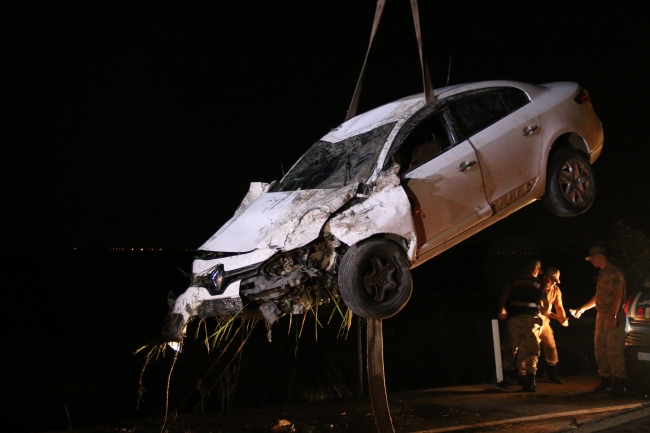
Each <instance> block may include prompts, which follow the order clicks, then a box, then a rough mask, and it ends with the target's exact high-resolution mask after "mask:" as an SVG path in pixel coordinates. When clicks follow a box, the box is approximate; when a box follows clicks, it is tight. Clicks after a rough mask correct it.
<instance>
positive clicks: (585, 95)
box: [573, 87, 591, 105]
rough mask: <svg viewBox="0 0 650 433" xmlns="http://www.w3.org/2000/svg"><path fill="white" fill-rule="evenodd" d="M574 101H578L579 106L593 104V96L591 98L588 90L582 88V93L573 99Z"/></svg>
mask: <svg viewBox="0 0 650 433" xmlns="http://www.w3.org/2000/svg"><path fill="white" fill-rule="evenodd" d="M573 100H574V101H576V102H577V103H578V104H581V105H582V104H588V103H590V102H591V96H589V92H587V89H585V88H583V87H581V88H580V91H579V92H578V94H577V95H576V97H575V98H573Z"/></svg>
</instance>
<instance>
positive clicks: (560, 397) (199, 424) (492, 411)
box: [78, 377, 650, 433]
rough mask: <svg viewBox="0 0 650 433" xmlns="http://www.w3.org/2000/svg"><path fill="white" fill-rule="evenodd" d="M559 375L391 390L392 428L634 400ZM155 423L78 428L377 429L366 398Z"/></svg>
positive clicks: (591, 409) (564, 413)
mask: <svg viewBox="0 0 650 433" xmlns="http://www.w3.org/2000/svg"><path fill="white" fill-rule="evenodd" d="M565 380H566V382H567V383H566V384H564V385H555V384H552V383H549V382H545V381H538V385H537V386H538V392H537V393H523V392H518V391H517V389H519V387H516V386H515V387H513V389H512V390H508V391H504V390H502V389H500V388H498V387H496V386H495V385H494V384H484V385H473V386H462V387H456V388H444V389H432V390H423V391H416V392H407V393H398V394H390V395H389V403H390V408H391V414H392V418H393V423H394V426H395V431H396V432H398V433H407V432H408V433H416V432H427V433H440V432H452V431H453V432H517V433H519V432H522V433H549V432H555V431H557V430H560V429H563V428H566V427H568V426H569V424H570V422H571V421H572V420H573V419H574V418H575V420H574V421H577V422H578V423H583V422H585V421H589V420H592V419H596V418H599V417H603V416H605V415H608V414H612V413H614V412H615V411H620V410H624V409H626V408H632V407H638V406H639V405H640V404H641V397H634V396H629V397H624V398H613V397H610V396H608V395H603V394H596V393H594V392H593V391H592V390H593V388H594V387H595V386H596V384H597V382H598V378H596V377H565ZM280 420H286V424H287V425H286V426H285V427H281V424H282V423H280V424H278V421H280ZM646 421H648V422H650V420H646ZM636 424H638V426H637V427H634V426H632V427H629V428H631V429H630V430H625V429H619V430H612V431H611V432H615V433H622V432H628V431H629V432H634V433H640V432H643V431H650V430H648V428H647V424H643V422H641V423H636ZM274 426H275V427H276V428H275V430H273V427H274ZM292 426H293V427H292ZM161 427H162V420H161V419H150V420H140V421H129V422H123V423H116V424H112V425H110V426H104V427H100V428H92V429H85V430H78V432H94V433H99V432H116V431H117V432H127V433H129V432H133V433H148V432H168V433H189V432H192V433H209V432H211V433H218V432H220V433H227V432H251V433H252V432H270V431H274V432H277V433H281V432H291V431H295V432H297V433H317V432H350V433H352V432H354V433H366V432H367V433H376V428H375V426H374V419H373V416H372V409H371V406H370V402H369V400H368V398H361V399H346V400H337V401H322V402H316V403H308V404H299V405H292V406H289V407H287V406H284V407H265V408H259V409H255V410H247V411H241V412H238V413H232V414H206V415H200V414H197V415H191V416H190V415H185V416H179V417H175V418H170V419H169V420H168V421H167V423H166V424H165V429H164V430H163V429H161ZM292 428H293V429H294V430H292ZM625 428H628V427H625ZM634 428H638V429H637V430H634Z"/></svg>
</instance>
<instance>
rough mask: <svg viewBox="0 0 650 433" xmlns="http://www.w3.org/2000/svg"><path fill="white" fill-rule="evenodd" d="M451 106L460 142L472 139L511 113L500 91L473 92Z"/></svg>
mask: <svg viewBox="0 0 650 433" xmlns="http://www.w3.org/2000/svg"><path fill="white" fill-rule="evenodd" d="M450 105H451V111H452V113H453V115H454V117H455V118H456V122H455V123H456V125H455V126H456V128H457V129H458V131H457V133H458V139H459V141H463V140H465V139H467V138H469V137H471V136H472V135H474V134H476V133H477V132H479V131H481V130H483V129H485V128H487V127H488V126H490V125H491V124H493V123H494V122H496V121H497V120H499V119H502V118H504V117H505V116H507V115H508V114H509V113H510V111H509V110H508V107H507V106H506V104H505V103H504V102H503V99H501V96H500V95H499V91H498V89H490V90H481V91H478V92H471V93H470V94H468V95H464V96H462V97H460V98H458V99H456V100H455V101H453V102H452V103H451V104H450Z"/></svg>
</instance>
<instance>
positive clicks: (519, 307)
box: [498, 260, 544, 392]
mask: <svg viewBox="0 0 650 433" xmlns="http://www.w3.org/2000/svg"><path fill="white" fill-rule="evenodd" d="M540 270H541V263H540V262H539V260H533V261H531V262H529V263H528V264H527V265H526V267H525V269H524V273H523V274H521V275H517V276H516V277H514V278H512V280H511V281H510V282H509V284H507V285H506V288H505V290H504V291H503V294H502V295H501V299H500V302H499V303H500V306H501V312H500V313H499V319H502V320H505V319H508V322H507V323H506V329H507V332H508V346H509V347H508V349H507V350H506V351H505V352H506V353H504V356H503V357H502V362H503V366H502V367H503V371H504V376H505V377H506V378H507V377H508V375H509V374H510V372H511V371H512V368H513V366H512V363H513V361H515V363H516V365H521V364H523V366H524V368H525V372H526V376H525V377H524V378H523V380H522V382H523V388H522V390H523V391H529V392H535V391H537V387H536V385H535V373H536V372H537V359H538V358H539V335H540V333H541V330H542V319H541V318H540V314H539V305H540V298H541V296H542V290H543V288H544V287H543V284H542V282H541V281H540V280H539V279H537V278H536V276H537V275H538V274H539V272H540ZM515 348H517V357H516V360H513V353H514V351H515ZM507 382H508V380H507V379H504V381H503V382H499V384H498V385H499V386H501V387H507Z"/></svg>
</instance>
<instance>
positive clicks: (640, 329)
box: [625, 317, 650, 346]
mask: <svg viewBox="0 0 650 433" xmlns="http://www.w3.org/2000/svg"><path fill="white" fill-rule="evenodd" d="M629 320H630V328H629V331H628V333H627V336H626V337H625V344H626V345H628V346H642V345H650V319H645V318H644V319H634V318H631V317H630V319H629Z"/></svg>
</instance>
